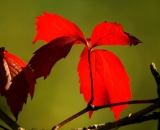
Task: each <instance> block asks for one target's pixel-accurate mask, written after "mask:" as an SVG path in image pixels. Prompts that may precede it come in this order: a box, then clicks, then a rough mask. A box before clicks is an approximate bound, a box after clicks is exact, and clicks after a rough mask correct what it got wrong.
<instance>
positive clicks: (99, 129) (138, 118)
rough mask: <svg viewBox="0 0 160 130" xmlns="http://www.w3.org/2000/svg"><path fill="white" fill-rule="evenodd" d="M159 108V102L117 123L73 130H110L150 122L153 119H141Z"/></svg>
mask: <svg viewBox="0 0 160 130" xmlns="http://www.w3.org/2000/svg"><path fill="white" fill-rule="evenodd" d="M159 107H160V101H158V102H156V103H154V104H152V105H150V106H148V107H146V108H144V109H142V110H140V111H138V112H136V113H133V114H129V115H128V116H126V117H124V118H122V119H120V120H118V121H115V122H109V123H105V124H99V125H92V126H89V127H84V128H76V129H74V130H110V129H113V128H117V127H120V126H124V125H130V124H134V123H141V122H143V121H147V120H151V119H153V118H149V119H148V117H147V116H146V117H147V119H145V117H144V119H143V120H142V117H143V115H145V114H147V113H149V112H151V111H153V110H155V109H157V108H159ZM159 115H160V114H159V113H158V115H156V117H154V119H155V118H156V119H157V118H158V117H159Z"/></svg>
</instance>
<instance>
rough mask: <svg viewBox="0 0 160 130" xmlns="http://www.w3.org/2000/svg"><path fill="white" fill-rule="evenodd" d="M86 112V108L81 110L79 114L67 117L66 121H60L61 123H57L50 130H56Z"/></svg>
mask: <svg viewBox="0 0 160 130" xmlns="http://www.w3.org/2000/svg"><path fill="white" fill-rule="evenodd" d="M86 112H88V107H86V108H85V109H83V110H81V111H80V112H78V113H76V114H75V115H73V116H71V117H69V118H68V119H66V120H64V121H62V122H61V123H59V124H58V125H56V126H54V127H53V128H52V130H58V129H59V128H60V127H61V126H63V125H65V124H66V123H68V122H70V121H72V120H73V119H75V118H77V117H79V116H81V115H83V114H84V113H86Z"/></svg>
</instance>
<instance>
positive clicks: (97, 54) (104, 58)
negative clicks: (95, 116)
mask: <svg viewBox="0 0 160 130" xmlns="http://www.w3.org/2000/svg"><path fill="white" fill-rule="evenodd" d="M88 60H89V59H88V50H87V49H84V51H83V52H82V54H81V58H80V62H79V65H78V72H79V77H80V88H81V89H80V92H81V93H82V94H83V95H84V98H85V100H86V102H90V99H91V98H92V96H93V102H92V103H93V104H94V105H95V106H100V105H105V104H112V103H116V102H122V101H127V100H129V99H131V90H130V84H129V82H130V79H129V77H128V76H127V73H126V71H125V69H124V67H123V65H122V63H121V61H120V60H119V59H118V57H116V56H115V55H114V54H113V53H111V52H109V51H106V50H98V49H96V50H93V51H91V52H90V61H91V70H92V77H93V92H94V93H93V95H92V94H91V90H92V88H91V78H90V72H89V69H90V68H89V64H88ZM124 106H127V105H121V106H116V107H112V108H111V110H112V111H113V112H114V114H115V117H116V120H118V118H119V114H120V112H121V111H122V110H123V109H124ZM90 116H91V115H90Z"/></svg>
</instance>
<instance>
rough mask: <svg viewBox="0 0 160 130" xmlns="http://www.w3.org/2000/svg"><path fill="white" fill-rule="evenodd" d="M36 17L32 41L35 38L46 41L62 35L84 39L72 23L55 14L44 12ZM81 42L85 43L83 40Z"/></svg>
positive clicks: (35, 39)
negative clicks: (35, 29)
mask: <svg viewBox="0 0 160 130" xmlns="http://www.w3.org/2000/svg"><path fill="white" fill-rule="evenodd" d="M37 19H38V21H37V23H36V25H37V35H36V37H35V38H34V40H33V43H35V42H36V41H37V40H43V41H46V42H47V43H48V42H50V41H51V40H53V39H56V38H59V37H62V36H71V37H72V36H76V37H80V38H82V39H85V38H84V35H83V33H82V32H81V30H80V29H79V28H78V27H77V26H76V25H75V24H74V23H72V22H70V21H68V20H66V19H64V18H62V17H61V16H59V15H57V14H50V13H47V12H44V16H38V17H37ZM83 43H85V40H83Z"/></svg>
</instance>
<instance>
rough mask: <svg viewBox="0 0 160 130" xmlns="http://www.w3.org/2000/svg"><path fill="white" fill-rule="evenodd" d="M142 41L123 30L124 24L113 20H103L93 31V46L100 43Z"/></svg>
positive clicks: (116, 43)
mask: <svg viewBox="0 0 160 130" xmlns="http://www.w3.org/2000/svg"><path fill="white" fill-rule="evenodd" d="M140 42H141V41H140V40H138V39H137V38H135V37H134V36H132V35H130V34H128V33H125V32H123V29H122V26H121V25H120V24H117V23H112V22H102V23H100V24H98V25H97V26H96V27H95V28H94V29H93V31H92V35H91V43H92V47H94V46H98V45H132V44H133V45H137V44H138V43H140Z"/></svg>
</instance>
